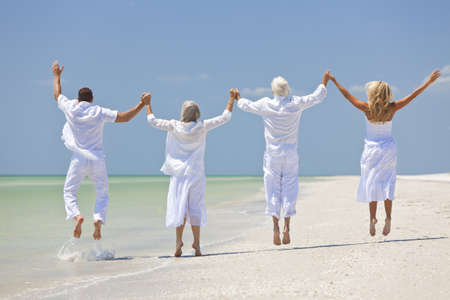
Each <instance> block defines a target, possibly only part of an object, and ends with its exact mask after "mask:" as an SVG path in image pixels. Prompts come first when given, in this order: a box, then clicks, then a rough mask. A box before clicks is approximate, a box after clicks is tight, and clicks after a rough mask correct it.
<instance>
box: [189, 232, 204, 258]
mask: <svg viewBox="0 0 450 300" xmlns="http://www.w3.org/2000/svg"><path fill="white" fill-rule="evenodd" d="M191 228H192V234H193V235H194V242H193V243H192V248H194V249H195V256H201V255H202V252H201V251H200V226H195V225H192V226H191Z"/></svg>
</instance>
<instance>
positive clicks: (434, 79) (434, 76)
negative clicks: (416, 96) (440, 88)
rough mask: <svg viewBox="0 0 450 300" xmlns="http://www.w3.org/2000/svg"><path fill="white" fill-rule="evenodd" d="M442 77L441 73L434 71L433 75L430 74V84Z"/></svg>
mask: <svg viewBox="0 0 450 300" xmlns="http://www.w3.org/2000/svg"><path fill="white" fill-rule="evenodd" d="M440 76H441V71H439V70H434V71H433V73H431V74H430V77H429V78H428V83H433V82H434V81H436V79H438V78H439V77H440Z"/></svg>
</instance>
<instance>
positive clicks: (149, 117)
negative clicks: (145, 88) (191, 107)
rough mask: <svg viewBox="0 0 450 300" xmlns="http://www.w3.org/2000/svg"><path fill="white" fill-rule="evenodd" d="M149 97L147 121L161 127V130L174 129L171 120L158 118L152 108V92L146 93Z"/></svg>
mask: <svg viewBox="0 0 450 300" xmlns="http://www.w3.org/2000/svg"><path fill="white" fill-rule="evenodd" d="M144 95H145V96H146V97H147V99H148V103H147V104H146V105H147V122H148V123H149V124H150V125H152V126H153V127H155V128H158V129H161V130H167V131H170V130H172V129H173V124H172V122H171V121H169V120H164V119H157V118H156V117H155V115H154V114H153V110H152V101H151V100H152V95H151V94H150V93H146V94H144Z"/></svg>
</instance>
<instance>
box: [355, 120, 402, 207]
mask: <svg viewBox="0 0 450 300" xmlns="http://www.w3.org/2000/svg"><path fill="white" fill-rule="evenodd" d="M396 166H397V147H396V145H395V141H394V139H393V137H392V121H389V122H385V123H381V122H380V123H371V122H369V121H368V120H367V119H366V138H365V140H364V150H363V153H362V156H361V179H360V182H359V187H358V195H357V201H359V202H372V201H384V200H386V199H389V200H394V192H395V180H396V175H397V172H396Z"/></svg>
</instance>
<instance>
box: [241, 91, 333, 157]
mask: <svg viewBox="0 0 450 300" xmlns="http://www.w3.org/2000/svg"><path fill="white" fill-rule="evenodd" d="M325 96H326V88H325V86H324V85H323V84H321V85H319V87H318V88H317V89H316V90H315V91H314V93H312V94H310V95H306V96H301V97H300V96H290V97H282V96H275V97H274V98H273V99H270V98H268V97H265V98H262V99H260V100H258V101H255V102H252V101H250V100H247V99H244V98H241V99H240V100H239V101H238V107H239V108H240V109H242V110H244V111H247V112H251V113H254V114H257V115H260V116H261V117H262V118H263V120H264V136H265V140H266V151H268V152H269V153H271V154H273V155H283V154H285V153H287V152H290V151H292V150H293V151H297V141H298V126H299V121H300V118H301V115H302V111H303V110H305V109H307V108H309V107H311V106H313V105H315V104H317V103H320V102H321V101H322V100H323V99H324V98H325Z"/></svg>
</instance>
